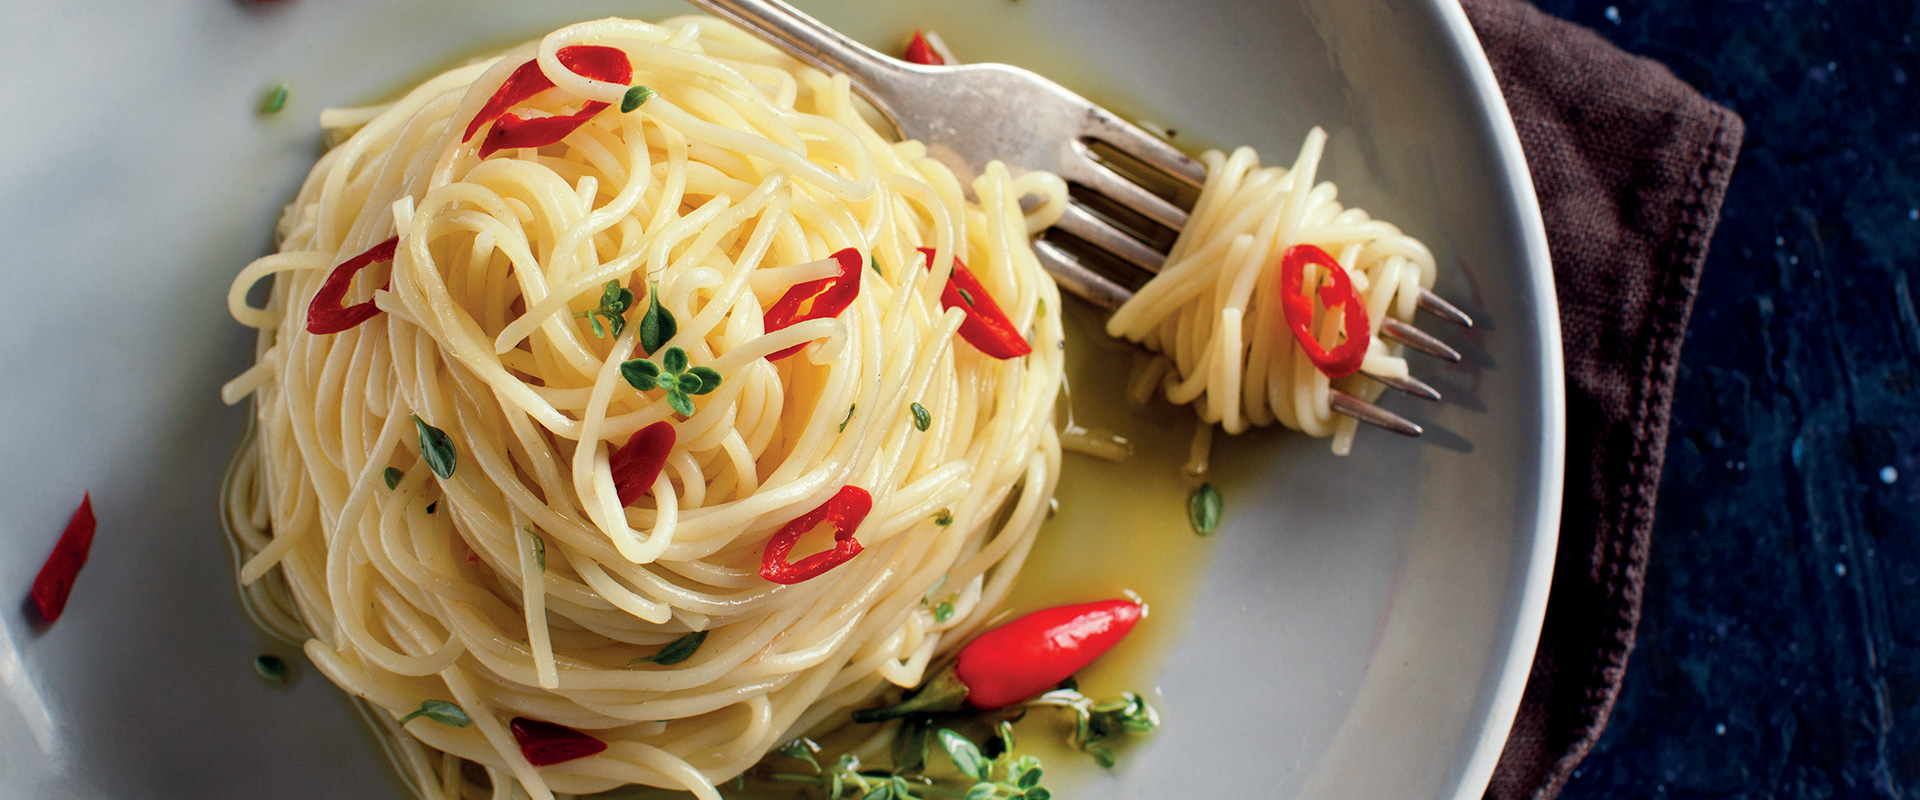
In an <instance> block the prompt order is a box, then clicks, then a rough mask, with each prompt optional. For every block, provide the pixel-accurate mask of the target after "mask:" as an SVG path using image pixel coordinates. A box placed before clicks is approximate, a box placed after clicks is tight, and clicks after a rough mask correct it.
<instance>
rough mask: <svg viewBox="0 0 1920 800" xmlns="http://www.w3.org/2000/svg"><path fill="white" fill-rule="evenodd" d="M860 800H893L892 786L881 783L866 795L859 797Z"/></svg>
mask: <svg viewBox="0 0 1920 800" xmlns="http://www.w3.org/2000/svg"><path fill="white" fill-rule="evenodd" d="M860 800H894V797H893V784H892V783H882V784H880V785H878V786H875V787H873V788H872V789H869V790H868V791H867V793H866V794H863V795H860Z"/></svg>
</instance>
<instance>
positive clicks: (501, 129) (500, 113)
mask: <svg viewBox="0 0 1920 800" xmlns="http://www.w3.org/2000/svg"><path fill="white" fill-rule="evenodd" d="M556 55H557V56H558V57H559V59H560V63H561V64H563V65H565V66H566V68H567V69H570V70H572V71H573V72H574V74H576V75H580V76H582V77H587V78H592V79H594V80H598V81H606V82H607V83H618V84H623V85H624V84H625V83H627V82H628V81H630V80H633V65H632V64H631V63H629V62H628V61H627V54H626V53H625V52H623V51H621V50H620V49H619V48H614V47H602V46H600V45H573V46H571V47H562V48H560V51H559V52H558V53H557V54H556ZM551 88H553V81H552V80H551V79H549V78H548V77H547V74H546V73H545V72H542V71H541V69H540V62H539V60H538V59H536V60H533V61H528V62H527V63H525V64H521V65H520V67H519V68H518V69H515V70H514V71H513V74H511V75H508V76H507V80H506V81H505V82H503V83H501V84H500V88H499V89H496V90H494V93H493V96H492V97H489V98H487V103H486V105H483V106H481V107H480V113H478V114H475V115H474V117H473V121H472V122H469V123H467V132H466V134H465V135H464V136H462V137H460V141H463V142H464V141H468V140H470V139H472V138H473V135H474V134H475V133H478V132H479V130H480V128H481V126H483V125H486V124H487V123H489V122H493V121H494V120H499V122H498V123H497V124H495V125H494V126H493V130H490V131H487V138H486V139H484V140H482V141H481V143H480V157H481V158H486V157H487V156H490V155H493V154H494V153H497V152H499V151H501V150H505V149H508V148H512V147H543V146H545V145H550V144H553V143H554V142H558V141H560V140H561V139H565V138H567V134H569V133H572V132H574V130H576V129H578V128H579V127H580V126H581V125H584V124H586V122H587V120H589V119H592V118H593V116H594V115H595V114H598V113H600V112H601V111H604V110H606V108H607V106H608V105H609V104H608V103H602V102H600V101H597V100H596V101H592V102H589V103H587V104H586V105H583V106H581V107H580V110H579V111H577V112H574V113H572V114H564V115H558V116H551V117H533V118H527V117H521V116H518V115H513V114H508V113H507V110H508V109H510V108H512V107H513V106H515V105H517V104H519V103H522V102H525V101H527V100H528V99H530V98H532V97H533V96H534V95H536V94H539V93H541V92H543V91H546V90H548V89H551Z"/></svg>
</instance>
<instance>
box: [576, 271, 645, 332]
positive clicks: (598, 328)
mask: <svg viewBox="0 0 1920 800" xmlns="http://www.w3.org/2000/svg"><path fill="white" fill-rule="evenodd" d="M632 307H633V290H632V289H628V288H626V287H624V286H621V285H620V282H619V281H617V280H612V281H607V285H606V287H605V288H603V289H602V290H601V292H600V306H599V307H598V308H595V309H593V310H591V311H575V312H574V313H573V318H574V319H584V320H586V321H588V322H591V323H593V338H595V339H605V338H607V334H608V333H609V332H611V333H612V334H613V335H614V337H615V338H618V337H619V336H620V332H621V331H624V330H626V329H627V309H629V308H632ZM603 319H604V320H606V324H605V325H604V326H603V325H601V324H600V321H601V320H603Z"/></svg>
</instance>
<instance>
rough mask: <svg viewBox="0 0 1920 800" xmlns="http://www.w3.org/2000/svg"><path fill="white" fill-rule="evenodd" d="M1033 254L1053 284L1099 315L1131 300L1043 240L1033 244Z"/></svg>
mask: <svg viewBox="0 0 1920 800" xmlns="http://www.w3.org/2000/svg"><path fill="white" fill-rule="evenodd" d="M1033 254H1034V256H1035V257H1037V258H1039V259H1040V266H1041V268H1043V269H1045V270H1046V271H1047V274H1049V275H1052V276H1053V280H1054V282H1055V283H1058V284H1060V288H1062V289H1065V290H1067V292H1068V293H1070V294H1074V295H1078V296H1079V297H1080V299H1082V300H1085V301H1087V302H1089V303H1092V304H1094V305H1095V306H1098V307H1099V308H1100V309H1101V310H1102V311H1108V312H1111V311H1113V310H1114V309H1116V308H1119V307H1120V305H1121V304H1122V303H1125V302H1127V301H1128V300H1129V299H1132V297H1133V292H1131V291H1128V290H1127V288H1126V287H1124V286H1121V285H1120V284H1118V283H1114V282H1113V281H1112V280H1109V279H1108V278H1107V277H1106V276H1103V275H1101V274H1099V273H1097V272H1094V271H1093V270H1091V269H1088V268H1087V267H1086V265H1084V264H1081V263H1080V259H1077V258H1074V257H1073V256H1071V255H1069V254H1067V251H1065V250H1062V249H1060V246H1059V245H1056V244H1054V243H1053V242H1049V241H1047V240H1045V239H1035V240H1034V241H1033Z"/></svg>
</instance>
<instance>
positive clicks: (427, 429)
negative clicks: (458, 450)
mask: <svg viewBox="0 0 1920 800" xmlns="http://www.w3.org/2000/svg"><path fill="white" fill-rule="evenodd" d="M413 424H414V427H416V428H419V429H420V453H421V454H422V455H424V456H426V458H427V468H428V469H431V470H433V474H435V475H438V476H440V477H441V479H443V480H444V479H446V478H451V477H453V468H454V465H455V461H456V460H457V459H456V457H455V455H454V452H453V440H452V439H449V438H447V432H446V431H443V430H440V429H439V428H436V427H433V426H432V425H428V424H427V422H426V420H423V419H421V418H420V415H419V414H414V415H413Z"/></svg>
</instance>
